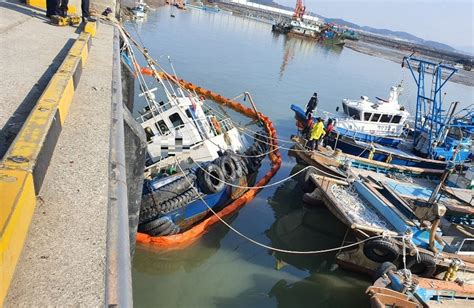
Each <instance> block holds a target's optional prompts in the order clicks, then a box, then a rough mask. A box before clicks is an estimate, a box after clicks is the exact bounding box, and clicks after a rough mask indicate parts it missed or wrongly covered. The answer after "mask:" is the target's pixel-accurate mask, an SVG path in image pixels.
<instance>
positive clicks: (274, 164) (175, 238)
mask: <svg viewBox="0 0 474 308" xmlns="http://www.w3.org/2000/svg"><path fill="white" fill-rule="evenodd" d="M141 72H142V73H143V74H145V75H148V74H150V75H149V76H153V71H152V70H150V69H148V68H141ZM159 74H160V76H161V77H162V78H167V79H169V80H172V81H173V82H176V83H178V84H180V85H181V86H182V87H184V88H186V89H188V90H192V91H196V93H197V94H199V95H201V96H204V97H208V98H211V99H213V100H214V101H215V102H216V103H218V104H221V105H224V106H226V105H227V106H228V107H230V108H231V109H233V110H235V111H237V112H239V113H241V114H244V115H246V116H248V117H250V118H252V119H258V118H259V116H260V119H261V120H262V122H263V126H264V127H265V130H266V131H267V133H268V136H269V138H268V140H269V141H268V142H269V143H270V150H269V152H270V153H269V154H268V156H269V158H270V161H271V168H270V170H269V171H268V172H267V173H266V174H265V175H264V176H263V177H262V178H261V179H260V180H259V181H258V182H257V183H256V184H255V186H254V187H255V188H253V189H249V190H248V191H246V192H245V193H244V194H243V195H242V196H241V197H240V198H239V199H236V200H234V201H233V202H231V203H230V204H229V205H227V206H226V207H225V208H223V209H222V210H220V211H219V212H217V215H218V216H219V217H220V218H224V217H226V216H228V215H230V214H232V213H234V212H235V211H237V210H239V209H240V208H242V207H243V206H244V205H245V204H247V203H248V202H250V201H252V200H253V199H254V198H255V196H256V195H257V193H258V192H259V191H260V189H261V188H258V187H261V186H264V185H266V184H267V183H268V182H269V181H270V180H271V178H272V177H273V176H274V175H275V173H276V172H277V171H278V169H280V166H281V162H282V160H281V154H280V151H279V150H278V149H277V150H274V149H275V148H276V147H277V146H278V142H277V141H276V138H277V134H276V130H275V128H274V126H273V123H272V122H271V121H270V119H269V118H268V117H267V116H265V115H264V114H262V113H260V112H259V113H258V115H259V116H258V115H257V113H256V112H255V111H254V110H252V109H251V108H248V107H246V106H243V105H242V104H240V103H238V102H236V101H233V100H231V99H228V98H225V97H223V96H221V95H218V94H216V93H214V92H212V91H210V90H206V89H203V88H201V87H197V86H195V85H194V84H192V83H190V82H186V81H184V80H183V79H179V80H177V78H176V77H175V76H171V75H169V74H167V73H163V72H159ZM219 221H220V219H219V218H218V217H216V215H212V216H210V217H208V218H206V219H205V220H203V221H202V222H200V223H199V224H197V225H195V226H193V227H192V228H191V229H189V230H187V231H185V232H183V233H180V234H175V235H169V236H150V235H148V234H145V233H140V232H138V233H137V237H136V240H137V242H138V243H143V244H153V245H157V246H160V247H163V248H166V249H182V248H185V247H187V246H189V245H191V244H192V243H194V242H195V241H197V240H198V239H199V238H200V237H201V236H203V235H204V234H205V233H207V231H208V230H209V228H210V227H211V226H212V225H213V224H215V223H217V222H219Z"/></svg>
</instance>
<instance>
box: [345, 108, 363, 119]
mask: <svg viewBox="0 0 474 308" xmlns="http://www.w3.org/2000/svg"><path fill="white" fill-rule="evenodd" d="M347 109H348V110H349V116H350V117H351V118H354V120H360V116H359V111H358V110H357V109H355V108H351V107H348V108H347Z"/></svg>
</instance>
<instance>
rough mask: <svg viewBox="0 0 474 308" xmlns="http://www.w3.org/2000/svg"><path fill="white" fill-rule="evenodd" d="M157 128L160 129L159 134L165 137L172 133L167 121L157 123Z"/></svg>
mask: <svg viewBox="0 0 474 308" xmlns="http://www.w3.org/2000/svg"><path fill="white" fill-rule="evenodd" d="M155 126H156V128H157V129H158V131H159V132H161V133H162V134H163V135H165V134H166V133H167V132H169V131H170V129H169V128H168V126H167V125H166V123H165V121H163V120H160V121H158V123H155Z"/></svg>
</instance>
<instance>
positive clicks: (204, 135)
mask: <svg viewBox="0 0 474 308" xmlns="http://www.w3.org/2000/svg"><path fill="white" fill-rule="evenodd" d="M133 42H134V44H137V43H136V42H135V41H133ZM143 54H144V56H145V59H146V60H147V63H148V66H149V68H140V67H139V66H138V64H137V62H136V60H134V55H133V50H132V49H131V48H125V49H124V54H122V56H123V57H124V58H125V59H127V60H126V62H127V63H130V62H131V63H132V65H131V68H132V69H134V71H135V72H136V73H137V76H138V80H139V84H140V89H141V92H142V94H140V96H142V97H144V98H145V100H146V103H147V106H146V107H145V108H144V109H143V111H142V112H141V115H140V117H139V118H138V119H137V120H138V121H139V122H140V123H141V126H142V127H143V129H144V131H145V133H146V138H147V142H148V146H147V160H146V177H145V182H144V186H143V196H142V204H141V209H140V216H139V226H138V231H139V234H138V241H139V242H140V241H142V242H150V241H153V242H157V240H156V239H157V238H162V237H168V238H169V237H170V236H173V235H177V234H180V235H182V236H181V237H180V240H179V242H180V243H182V242H183V240H182V238H183V237H185V238H186V237H187V238H188V239H189V240H190V241H192V240H193V239H195V238H196V237H197V236H198V235H199V234H203V232H204V231H205V228H206V227H207V226H209V225H211V224H212V223H214V222H215V221H216V220H218V219H217V218H216V219H214V221H213V222H212V223H211V222H210V219H211V218H215V217H217V216H219V215H220V213H223V214H222V215H224V214H226V215H227V214H229V213H230V212H231V210H236V209H237V208H239V207H240V206H242V205H243V204H245V203H246V202H248V201H249V200H251V198H253V196H254V195H255V194H256V192H257V191H258V187H254V186H255V185H263V184H265V183H266V182H268V180H269V179H270V178H271V177H272V176H273V174H274V173H275V172H276V170H278V168H279V165H280V163H281V160H280V158H279V154H278V150H277V149H275V148H274V147H275V145H276V142H275V141H273V140H271V139H270V140H269V139H268V137H269V136H275V130H274V129H273V127H272V124H271V122H270V120H269V119H268V118H267V117H265V116H264V115H262V114H260V113H257V112H256V109H254V110H252V109H249V108H246V107H243V106H241V105H239V104H238V103H236V102H231V101H230V100H227V99H225V98H223V97H221V96H219V95H217V94H214V93H213V92H210V91H207V90H205V91H204V90H203V89H202V88H198V87H196V86H194V85H192V84H190V83H186V82H184V81H183V80H179V79H177V78H176V76H173V75H170V74H168V73H166V72H164V71H158V70H157V68H156V65H157V64H156V62H155V61H154V60H153V59H152V58H150V56H149V55H148V54H147V53H146V52H144V53H143ZM173 70H174V68H173ZM143 74H146V75H150V76H152V77H153V78H154V79H155V80H156V82H157V86H159V88H160V90H161V91H160V92H157V89H158V87H157V88H153V89H150V88H149V87H148V84H147V82H145V81H144V78H145V77H144V76H143ZM199 91H201V93H199ZM155 92H157V93H155ZM198 93H199V94H198ZM248 95H249V94H248ZM249 98H250V99H251V97H249ZM211 99H212V100H214V101H215V102H217V103H224V102H225V103H228V104H230V106H231V107H232V106H234V105H235V109H237V110H238V111H241V112H243V113H244V114H246V115H247V116H249V117H250V118H251V119H252V120H253V119H257V120H259V122H260V123H261V124H262V125H263V127H264V128H265V130H263V131H260V132H254V135H253V136H252V135H250V136H251V138H248V136H249V134H248V133H247V134H242V133H241V131H240V130H239V129H238V128H237V127H236V126H235V125H234V123H233V121H232V120H231V119H230V118H229V117H228V116H226V115H225V114H222V113H221V112H219V111H217V110H216V109H214V108H213V107H212V105H211V104H210V100H211ZM208 100H209V101H208ZM237 105H238V106H237ZM247 130H248V129H247ZM272 138H273V137H272ZM269 153H270V154H269ZM268 154H269V156H270V161H271V163H272V168H271V169H270V170H269V171H268V172H267V174H266V175H265V176H264V178H262V179H260V180H258V179H257V172H258V170H259V168H260V166H261V162H262V160H263V159H264V158H265V157H266V156H267V155H268ZM257 180H258V183H257ZM214 216H215V217H214ZM195 227H200V229H199V230H198V231H196V232H194V231H195ZM189 232H190V233H193V235H189ZM185 233H187V234H188V235H184V234H185ZM168 241H169V239H168Z"/></svg>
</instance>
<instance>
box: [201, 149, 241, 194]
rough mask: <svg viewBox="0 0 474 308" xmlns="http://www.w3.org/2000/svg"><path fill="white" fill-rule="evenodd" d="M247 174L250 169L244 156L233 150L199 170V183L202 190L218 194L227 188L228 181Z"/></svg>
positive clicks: (230, 181) (206, 192)
mask: <svg viewBox="0 0 474 308" xmlns="http://www.w3.org/2000/svg"><path fill="white" fill-rule="evenodd" d="M247 174H248V169H247V166H246V164H245V162H244V160H243V159H242V157H240V156H238V155H236V154H235V153H233V152H232V151H226V152H225V153H224V155H222V156H220V157H219V158H217V159H215V160H214V161H213V162H211V163H208V164H206V165H205V166H202V169H201V168H200V169H199V170H198V172H197V184H198V187H199V189H200V190H201V192H203V193H205V194H216V193H218V192H221V191H222V190H223V189H224V188H225V186H226V183H233V182H234V181H235V180H237V179H239V178H241V177H242V176H246V175H247Z"/></svg>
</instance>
